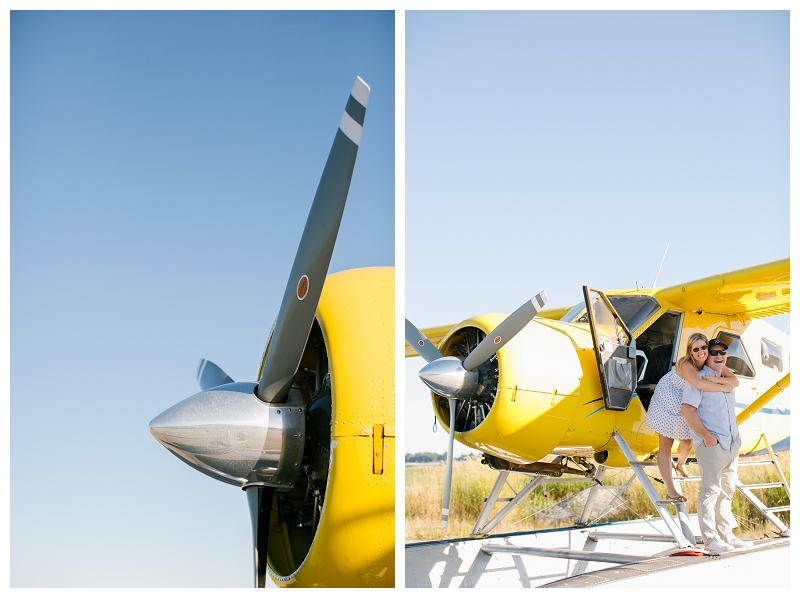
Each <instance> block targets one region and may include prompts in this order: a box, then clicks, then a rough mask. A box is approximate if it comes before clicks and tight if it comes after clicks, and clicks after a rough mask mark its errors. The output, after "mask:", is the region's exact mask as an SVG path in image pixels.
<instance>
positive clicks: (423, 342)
mask: <svg viewBox="0 0 800 598" xmlns="http://www.w3.org/2000/svg"><path fill="white" fill-rule="evenodd" d="M417 342H418V343H419V346H420V347H424V346H425V341H417Z"/></svg>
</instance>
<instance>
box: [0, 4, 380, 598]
mask: <svg viewBox="0 0 800 598" xmlns="http://www.w3.org/2000/svg"><path fill="white" fill-rule="evenodd" d="M10 46H11V91H10V98H11V171H10V172H11V209H10V213H11V293H10V296H11V339H12V353H11V376H12V377H11V394H12V403H11V411H10V413H11V584H12V586H31V585H34V586H111V587H119V586H121V587H130V586H190V587H193V586H195V587H196V586H215V587H224V586H243V587H249V586H250V585H251V584H252V549H251V531H250V520H249V513H248V509H247V501H246V499H245V495H244V493H243V492H241V491H240V490H237V489H236V488H233V487H231V486H227V485H224V484H221V483H219V482H216V481H214V480H211V479H210V478H207V477H205V476H203V475H200V474H199V473H198V472H196V471H194V470H192V469H190V468H189V467H187V466H186V465H184V464H183V463H181V462H180V461H178V459H176V458H175V457H174V456H172V455H171V454H170V453H168V452H167V451H166V450H165V449H164V448H163V447H161V446H160V445H159V444H158V443H157V442H156V441H155V440H154V439H153V438H152V437H151V436H150V434H149V433H148V423H149V422H150V420H151V419H152V418H153V417H154V416H156V415H158V414H159V413H160V412H161V411H163V410H164V409H166V408H167V407H169V406H171V405H172V404H174V403H177V402H178V401H181V400H183V399H184V398H186V397H188V396H190V395H193V394H195V393H196V392H197V391H198V390H199V389H198V387H197V383H196V381H195V379H194V375H195V371H196V367H197V363H198V361H199V359H200V358H201V357H206V358H209V359H212V360H213V361H215V362H216V363H218V364H219V365H220V366H222V367H223V368H224V369H225V370H226V371H227V372H228V373H229V374H230V375H231V376H232V377H233V378H234V379H235V380H253V379H255V378H256V374H257V371H258V366H259V360H260V358H261V354H262V351H263V349H264V343H265V342H266V339H267V335H268V333H269V330H270V326H271V325H272V322H273V320H274V318H275V316H276V315H277V312H278V306H279V302H280V299H281V297H282V294H283V289H284V287H285V284H286V279H287V277H288V275H289V270H290V268H291V264H292V260H293V259H294V254H295V251H296V248H297V244H298V242H299V239H300V235H301V233H302V230H303V225H304V224H305V219H306V215H307V212H308V209H309V207H310V205H311V201H312V199H313V197H314V192H315V191H316V186H317V183H318V181H319V177H320V175H321V173H322V168H323V166H324V163H325V160H326V158H327V155H328V151H329V150H330V147H331V144H332V142H333V138H334V134H335V133H336V130H337V127H338V124H339V120H340V119H341V116H342V112H343V110H344V107H345V104H346V102H347V98H348V94H349V92H350V89H351V87H352V85H353V81H354V80H355V77H356V75H360V76H361V77H362V78H363V79H364V80H365V81H366V82H367V83H368V84H369V85H370V86H371V88H372V92H371V96H370V103H369V110H368V112H367V116H366V121H365V128H364V136H363V139H362V145H361V149H360V152H359V156H358V160H357V162H356V168H355V173H354V176H353V182H352V186H351V191H350V196H349V199H348V203H347V208H346V210H345V213H344V218H343V222H342V227H341V229H340V233H339V241H338V243H337V246H336V250H335V252H334V254H333V259H332V263H331V267H330V270H331V271H339V270H343V269H346V268H352V267H357V266H370V265H392V264H393V263H394V186H395V181H394V162H395V160H394V157H395V156H394V152H395V149H394V143H395V139H394V119H395V87H394V86H395V79H394V46H395V44H394V15H393V13H391V12H388V13H387V12H384V13H377V12H375V13H354V12H336V13H312V12H302V13H300V12H298V13H264V12H261V13H224V12H223V13H219V12H211V13H209V12H190V13H180V12H144V13H142V12H137V13H125V12H114V13H92V12H63V13H62V12H16V13H12V16H11V44H10ZM45 555H46V556H45Z"/></svg>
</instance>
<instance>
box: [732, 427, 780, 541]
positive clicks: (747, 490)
mask: <svg viewBox="0 0 800 598" xmlns="http://www.w3.org/2000/svg"><path fill="white" fill-rule="evenodd" d="M762 441H763V442H764V445H765V446H766V447H767V453H769V457H770V458H769V459H766V460H761V461H739V467H752V466H754V465H773V466H774V467H775V469H777V470H778V477H779V478H780V480H781V481H780V482H771V483H766V484H742V483H741V481H739V480H738V479H737V481H736V489H737V490H739V492H741V493H742V495H744V497H745V498H746V499H747V500H749V501H750V503H751V504H752V505H753V506H754V507H755V508H756V509H758V510H759V511H760V512H761V514H762V515H764V517H766V518H767V520H768V521H769V522H770V523H772V524H773V525H774V526H775V527H777V528H778V534H779V535H780V536H782V537H784V538H787V537H789V528H787V527H786V525H785V524H784V523H783V521H781V520H780V519H778V518H777V517H775V515H773V513H777V512H779V511H788V510H789V508H790V507H789V503H788V502H787V504H785V505H779V506H776V507H767V506H766V505H765V504H764V503H763V502H761V500H759V498H758V497H757V496H756V495H755V494H753V493H752V492H751V490H757V489H763V488H780V487H783V489H784V490H785V491H786V498H787V499H790V498H791V496H790V492H789V484H788V483H787V482H786V476H784V475H783V470H782V469H781V466H780V463H778V458H777V457H776V456H775V453H774V452H773V451H772V446H771V445H770V444H769V442H767V437H766V436H765V435H764V434H762V435H761V437H760V438H759V439H758V443H757V444H756V446H755V448H758V446H759V445H760V444H761V442H762Z"/></svg>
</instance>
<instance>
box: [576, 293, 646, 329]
mask: <svg viewBox="0 0 800 598" xmlns="http://www.w3.org/2000/svg"><path fill="white" fill-rule="evenodd" d="M608 300H609V301H611V305H613V306H614V310H615V311H616V312H617V313H618V314H619V317H620V318H622V321H623V322H625V326H627V327H628V330H630V331H631V332H633V331H635V330H638V328H639V326H641V325H642V324H644V323H645V322H646V321H647V320H649V319H650V317H652V316H653V314H655V313H656V312H657V311H658V310H659V308H660V306H659V304H658V301H656V300H655V299H653V298H652V297H642V296H637V295H609V296H608ZM561 320H562V321H563V322H577V323H582V324H588V323H589V320H588V319H587V316H586V305H585V304H584V303H578V304H577V305H575V306H574V307H573V308H572V309H571V310H569V311H568V312H567V313H566V314H564V316H563V317H562V318H561Z"/></svg>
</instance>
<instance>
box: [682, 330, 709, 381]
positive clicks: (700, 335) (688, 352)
mask: <svg viewBox="0 0 800 598" xmlns="http://www.w3.org/2000/svg"><path fill="white" fill-rule="evenodd" d="M697 341H703V342H704V343H705V344H706V345H707V344H708V338H707V337H706V335H705V334H703V333H701V332H695V333H694V334H690V335H689V340H688V341H687V342H686V355H684V356H683V357H681V358H680V359H679V360H678V363H677V365H676V366H675V370H676V371H678V372H680V369H681V366H682V365H683V364H684V362H686V361H689V362H691V364H692V365H695V362H694V355H692V345H693V344H695V343H696V342H697ZM695 367H696V366H695Z"/></svg>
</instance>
